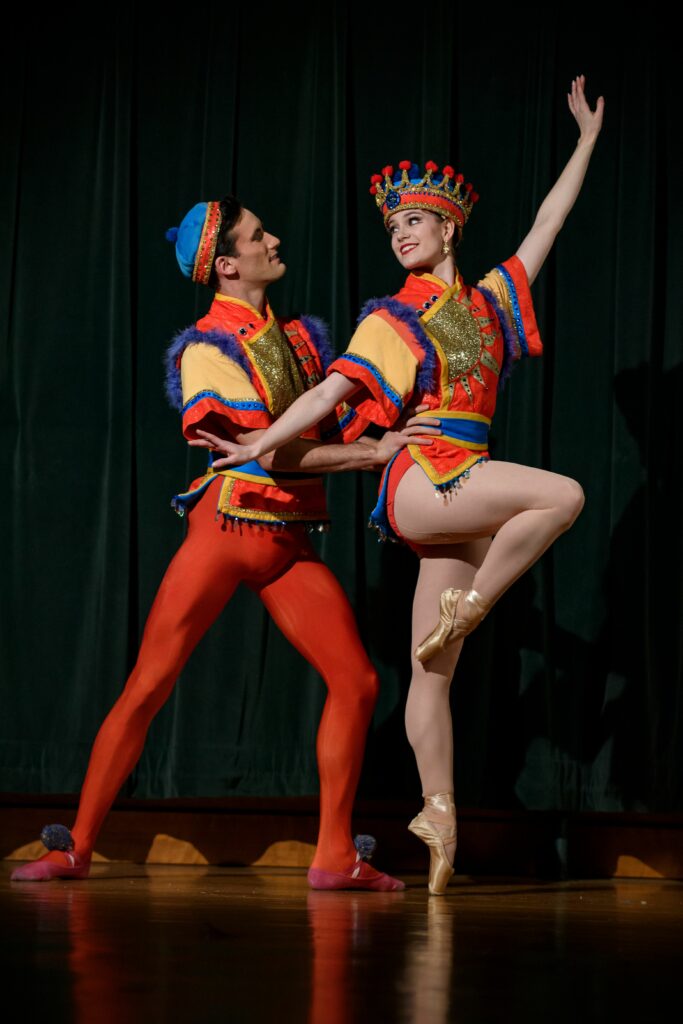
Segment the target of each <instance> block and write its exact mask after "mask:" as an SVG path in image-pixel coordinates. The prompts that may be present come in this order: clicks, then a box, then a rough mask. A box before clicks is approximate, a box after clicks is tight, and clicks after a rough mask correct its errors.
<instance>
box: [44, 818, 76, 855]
mask: <svg viewBox="0 0 683 1024" xmlns="http://www.w3.org/2000/svg"><path fill="white" fill-rule="evenodd" d="M40 841H41V843H42V844H43V846H45V847H47V849H48V850H62V851H63V852H64V853H66V852H68V851H69V850H73V848H74V841H73V839H72V838H71V833H70V832H69V830H68V828H67V827H66V825H46V826H45V828H44V829H43V831H42V832H41V833H40Z"/></svg>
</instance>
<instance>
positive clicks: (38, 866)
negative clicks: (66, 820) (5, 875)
mask: <svg viewBox="0 0 683 1024" xmlns="http://www.w3.org/2000/svg"><path fill="white" fill-rule="evenodd" d="M40 840H41V842H42V844H43V846H46V847H47V849H48V850H49V851H50V852H49V853H46V854H44V855H43V856H42V857H39V858H38V860H32V861H31V862H30V863H29V864H23V865H22V866H21V867H20V868H15V869H14V871H13V872H12V874H11V875H10V880H11V881H12V882H49V881H50V879H52V878H87V877H88V875H89V873H90V857H84V856H82V855H81V854H79V853H76V852H75V851H74V841H73V839H72V837H71V833H70V832H69V830H68V828H67V827H66V825H46V826H45V828H44V829H43V831H42V832H41V833H40ZM55 851H58V852H59V853H62V854H63V855H64V861H63V862H62V863H59V861H54V860H48V858H49V856H50V853H53V852H55Z"/></svg>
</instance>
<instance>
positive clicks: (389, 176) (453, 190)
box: [370, 160, 479, 220]
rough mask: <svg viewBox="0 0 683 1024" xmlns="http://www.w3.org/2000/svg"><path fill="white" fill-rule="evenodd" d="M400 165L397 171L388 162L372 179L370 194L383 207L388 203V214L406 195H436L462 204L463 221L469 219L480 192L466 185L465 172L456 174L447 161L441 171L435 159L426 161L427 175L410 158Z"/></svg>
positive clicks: (437, 197)
mask: <svg viewBox="0 0 683 1024" xmlns="http://www.w3.org/2000/svg"><path fill="white" fill-rule="evenodd" d="M398 167H399V170H398V171H397V172H395V171H394V168H393V167H392V166H391V165H390V164H389V165H388V166H387V167H383V168H382V173H381V174H373V175H372V177H371V178H370V195H373V196H374V197H375V202H376V203H377V206H378V208H379V209H380V210H381V209H382V207H383V206H384V205H385V204H386V206H387V207H388V210H387V213H391V212H393V211H394V210H395V209H397V207H399V206H400V205H402V204H401V197H402V196H403V195H406V194H409V195H410V196H411V197H412V196H415V198H416V199H418V197H419V196H420V195H423V196H433V197H434V198H435V199H437V200H438V199H440V200H442V201H444V200H445V201H446V202H447V203H448V204H454V205H455V206H457V207H459V208H460V210H461V211H462V213H463V214H464V220H467V219H468V217H469V215H470V213H471V212H472V207H473V205H474V204H475V203H476V202H477V201H478V199H479V195H478V194H477V193H476V192H475V191H474V187H473V185H472V184H471V183H470V182H467V184H465V178H464V176H463V175H462V174H456V173H455V171H454V169H453V168H452V167H450V166H449V165H448V164H447V165H446V166H444V167H443V169H442V170H441V171H440V170H439V167H438V165H437V164H435V163H434V161H433V160H428V161H427V163H426V164H425V172H424V174H422V172H421V171H420V169H419V167H418V165H417V164H414V163H411V161H410V160H401V162H400V163H399V165H398ZM404 205H405V204H404ZM437 208H438V207H437Z"/></svg>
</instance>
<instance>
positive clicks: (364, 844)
mask: <svg viewBox="0 0 683 1024" xmlns="http://www.w3.org/2000/svg"><path fill="white" fill-rule="evenodd" d="M353 845H354V846H355V847H356V850H357V852H358V855H359V857H360V858H361V860H370V858H371V857H372V855H373V853H374V852H375V850H376V849H377V840H376V839H375V837H374V836H356V838H355V839H354V841H353Z"/></svg>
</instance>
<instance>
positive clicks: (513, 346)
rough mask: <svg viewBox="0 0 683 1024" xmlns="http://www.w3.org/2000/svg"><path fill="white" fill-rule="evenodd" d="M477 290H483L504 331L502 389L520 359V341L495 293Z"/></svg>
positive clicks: (500, 385) (499, 388) (482, 292)
mask: <svg viewBox="0 0 683 1024" xmlns="http://www.w3.org/2000/svg"><path fill="white" fill-rule="evenodd" d="M477 291H478V292H481V294H482V295H483V296H484V298H485V299H486V301H487V302H488V303H490V305H492V306H493V309H494V311H495V314H496V316H497V317H498V322H499V323H500V329H501V330H502V332H503V341H504V343H505V344H504V348H503V365H502V366H501V368H500V377H499V378H498V390H499V391H502V390H503V388H504V387H505V382H506V381H507V379H508V377H509V376H510V374H511V373H512V369H513V366H514V364H515V362H516V361H517V360H518V359H519V342H518V341H517V334H516V333H515V331H514V329H513V328H512V327H511V326H510V321H509V320H508V318H507V315H506V313H505V310H504V309H503V308H502V306H501V305H500V303H499V302H498V300H497V298H496V297H495V295H493V293H492V292H490V291H489V289H488V288H481V287H477Z"/></svg>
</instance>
